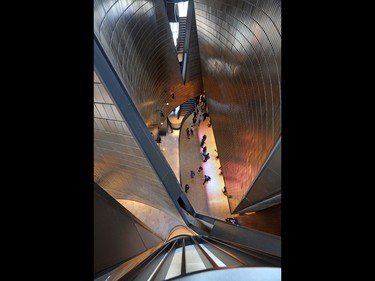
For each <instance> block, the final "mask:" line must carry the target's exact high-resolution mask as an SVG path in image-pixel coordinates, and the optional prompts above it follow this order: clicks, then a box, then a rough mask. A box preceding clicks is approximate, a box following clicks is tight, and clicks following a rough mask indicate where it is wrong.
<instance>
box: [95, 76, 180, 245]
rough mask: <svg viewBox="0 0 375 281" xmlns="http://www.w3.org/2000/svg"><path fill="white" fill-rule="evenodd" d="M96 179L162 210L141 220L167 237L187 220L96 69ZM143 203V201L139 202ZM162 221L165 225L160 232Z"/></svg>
mask: <svg viewBox="0 0 375 281" xmlns="http://www.w3.org/2000/svg"><path fill="white" fill-rule="evenodd" d="M94 181H95V182H96V183H97V184H98V185H99V186H100V187H102V188H103V189H104V190H105V191H107V192H108V193H109V194H110V195H111V196H112V197H114V198H115V199H117V200H118V201H119V202H120V203H121V202H122V200H130V201H133V202H138V203H143V204H146V205H148V206H151V207H153V208H156V209H157V210H159V212H150V213H147V214H145V208H143V212H142V210H140V211H138V213H140V214H141V215H143V216H144V217H143V218H142V221H143V222H144V223H145V224H146V225H148V226H149V227H150V228H153V226H155V228H153V230H154V231H156V229H159V231H158V234H159V235H161V236H163V235H164V237H163V238H164V239H165V238H166V237H167V235H168V234H169V231H170V230H171V229H172V228H173V227H175V226H176V225H181V224H182V225H183V224H184V222H183V220H182V218H181V216H180V214H179V213H178V211H177V209H176V206H175V205H174V203H173V202H172V200H171V198H170V196H169V195H168V193H167V191H166V190H165V187H164V186H163V184H162V182H161V181H160V179H159V177H158V176H157V174H156V173H155V171H154V169H153V168H152V167H151V164H150V162H149V161H148V160H147V157H146V156H145V155H144V153H143V151H142V149H141V148H140V146H139V145H138V143H137V141H136V140H135V139H134V137H133V135H132V134H131V132H130V130H129V129H128V125H127V124H126V122H125V120H124V119H123V117H122V116H121V114H120V113H119V111H118V108H117V106H116V105H115V104H114V103H113V101H112V99H111V97H110V95H109V94H108V93H107V91H106V89H105V87H104V86H103V85H102V84H101V82H100V80H99V78H98V76H97V75H96V74H95V72H94ZM140 206H142V205H140ZM159 225H163V226H164V227H163V229H162V230H161V231H163V233H161V231H160V228H158V226H159Z"/></svg>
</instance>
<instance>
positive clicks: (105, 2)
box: [94, 0, 203, 130]
mask: <svg viewBox="0 0 375 281" xmlns="http://www.w3.org/2000/svg"><path fill="white" fill-rule="evenodd" d="M94 32H95V35H96V36H97V38H98V39H99V41H100V43H101V45H102V47H103V48H104V50H105V52H106V54H107V55H108V56H109V57H110V59H111V62H112V64H113V66H114V68H115V70H116V72H117V73H118V75H119V77H120V79H121V80H122V82H123V83H124V85H125V87H126V88H127V91H128V93H129V95H130V96H131V98H132V100H133V102H134V103H135V105H136V107H137V109H138V111H139V113H140V114H141V116H142V118H143V120H144V121H145V123H146V126H147V127H149V128H150V130H151V129H152V128H153V127H154V126H155V125H157V124H158V122H159V121H163V119H161V120H160V119H159V114H160V110H161V111H162V112H163V114H164V116H168V113H169V112H171V111H172V110H173V109H174V108H175V107H177V106H178V105H180V104H182V103H183V102H184V101H186V100H188V99H190V98H192V97H195V96H197V95H199V94H201V93H202V91H203V88H202V77H201V72H200V64H199V54H198V47H197V39H196V36H197V35H196V32H192V34H191V41H192V42H191V43H190V48H189V61H188V74H187V76H188V78H187V79H188V80H187V81H186V84H185V85H184V84H183V82H182V76H181V70H180V66H179V63H178V59H177V52H176V48H175V46H174V43H173V38H172V32H171V30H170V27H169V23H168V17H167V13H166V8H165V3H164V1H163V0H152V1H143V0H142V1H140V0H138V1H134V0H118V1H116V0H94ZM194 43H195V46H194ZM172 93H174V97H175V98H174V99H172ZM167 102H168V103H169V105H166V103H167ZM163 118H164V117H163Z"/></svg>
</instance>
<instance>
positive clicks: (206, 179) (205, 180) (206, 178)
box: [203, 175, 211, 185]
mask: <svg viewBox="0 0 375 281" xmlns="http://www.w3.org/2000/svg"><path fill="white" fill-rule="evenodd" d="M210 180H211V177H210V176H207V175H204V182H203V185H204V184H205V183H206V182H208V181H210Z"/></svg>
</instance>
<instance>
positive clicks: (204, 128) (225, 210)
mask: <svg viewBox="0 0 375 281" xmlns="http://www.w3.org/2000/svg"><path fill="white" fill-rule="evenodd" d="M192 118H193V114H191V115H190V116H189V117H188V118H187V119H186V121H185V122H184V123H183V124H182V128H181V131H180V130H172V129H171V128H168V129H167V134H166V136H162V137H161V138H162V141H161V143H160V144H159V146H160V150H161V151H162V153H163V155H164V156H165V158H166V160H167V161H168V163H169V164H170V166H171V168H172V170H173V171H174V173H175V175H176V177H177V179H178V180H179V181H180V184H181V188H182V189H183V190H184V186H185V184H189V187H190V188H189V190H188V193H187V194H186V195H187V197H188V198H189V200H190V203H191V204H192V206H193V208H194V209H195V211H196V212H197V213H200V214H203V215H207V216H210V217H214V218H216V219H219V220H225V219H226V218H227V217H235V218H237V219H238V221H239V224H240V225H242V226H246V227H250V228H253V229H257V230H260V231H265V232H268V233H271V234H274V235H278V236H281V204H279V205H276V206H273V207H271V208H267V209H265V210H261V211H258V212H250V213H246V214H243V215H236V214H235V215H232V214H231V213H230V209H229V204H228V198H227V196H226V195H224V194H223V192H222V191H223V187H224V185H225V183H224V180H223V177H222V176H221V175H220V169H219V168H220V166H221V164H220V159H217V158H216V156H217V153H216V151H215V149H216V143H215V137H214V128H213V126H211V127H209V126H208V124H209V121H210V118H209V117H208V118H207V119H206V120H205V121H203V122H202V123H201V124H200V125H199V126H198V125H197V124H196V125H195V126H193V130H194V134H193V136H190V138H188V137H187V134H186V128H187V127H191V125H192V124H193V123H192ZM169 119H170V121H171V122H172V123H173V124H174V126H176V127H178V125H179V124H180V123H181V121H182V120H183V117H182V116H181V117H180V118H179V119H177V116H176V115H175V114H174V113H171V115H169ZM180 132H181V136H180ZM204 134H205V135H207V139H206V143H205V145H206V146H207V152H209V153H210V156H211V158H210V159H209V160H208V161H207V162H203V161H202V158H201V152H202V148H201V147H200V141H201V139H202V137H203V135H204ZM199 166H202V168H203V170H202V172H200V173H199V172H198V168H199ZM191 170H193V171H194V172H195V177H194V178H191V177H190V171H191ZM204 175H208V176H210V177H211V181H209V182H207V183H205V184H204V185H203V181H204Z"/></svg>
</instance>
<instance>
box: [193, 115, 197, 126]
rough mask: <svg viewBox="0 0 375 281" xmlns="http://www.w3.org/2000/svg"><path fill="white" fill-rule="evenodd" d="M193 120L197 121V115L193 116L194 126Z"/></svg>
mask: <svg viewBox="0 0 375 281" xmlns="http://www.w3.org/2000/svg"><path fill="white" fill-rule="evenodd" d="M195 122H197V116H194V117H193V125H194V126H195Z"/></svg>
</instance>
